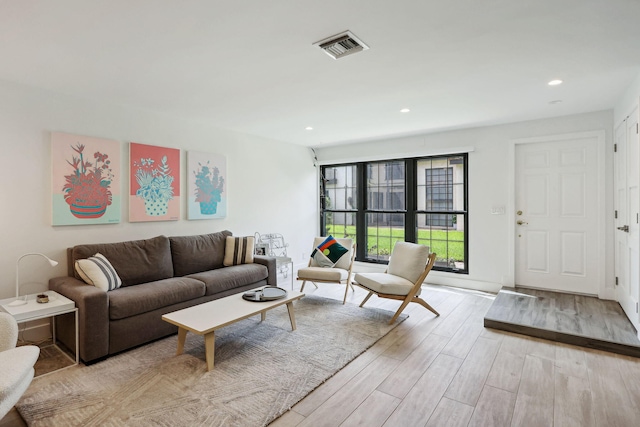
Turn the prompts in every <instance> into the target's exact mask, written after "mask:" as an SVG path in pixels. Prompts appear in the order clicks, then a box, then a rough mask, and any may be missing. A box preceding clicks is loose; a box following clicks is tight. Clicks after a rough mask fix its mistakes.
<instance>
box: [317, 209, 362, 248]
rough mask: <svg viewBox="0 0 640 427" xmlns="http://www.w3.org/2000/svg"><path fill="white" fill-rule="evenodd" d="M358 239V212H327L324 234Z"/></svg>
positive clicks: (339, 237)
mask: <svg viewBox="0 0 640 427" xmlns="http://www.w3.org/2000/svg"><path fill="white" fill-rule="evenodd" d="M329 234H331V235H332V236H333V237H336V238H338V239H342V238H349V239H353V241H354V242H355V240H356V214H355V213H352V212H325V214H324V234H323V235H324V236H328V235H329Z"/></svg>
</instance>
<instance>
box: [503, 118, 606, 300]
mask: <svg viewBox="0 0 640 427" xmlns="http://www.w3.org/2000/svg"><path fill="white" fill-rule="evenodd" d="M578 138H596V140H597V145H598V146H597V157H598V160H597V162H598V166H597V168H598V170H597V177H598V185H597V201H598V207H599V208H598V212H597V223H598V231H597V233H596V234H597V239H598V259H599V260H600V262H598V263H597V276H598V283H599V284H600V285H599V290H598V297H600V298H603V299H615V289H613V288H612V287H610V286H607V284H606V283H605V279H606V278H605V270H606V268H605V267H606V266H605V263H606V256H605V255H606V248H605V245H606V239H605V231H606V230H605V214H606V206H605V156H606V146H605V141H606V138H605V131H604V130H597V131H588V132H575V133H566V134H559V135H549V136H543V137H532V138H521V139H512V140H510V141H509V147H508V154H507V158H508V162H509V164H508V165H507V174H508V175H507V176H508V177H509V178H510V179H508V188H507V191H508V202H507V228H508V229H507V239H508V241H507V254H508V256H509V260H508V261H509V274H508V277H507V278H506V280H505V281H503V285H509V286H513V285H514V284H515V269H516V265H515V262H516V261H515V226H514V224H515V222H516V212H515V209H516V199H515V197H516V188H515V179H516V146H517V145H521V144H533V143H538V142H551V141H559V140H570V139H578Z"/></svg>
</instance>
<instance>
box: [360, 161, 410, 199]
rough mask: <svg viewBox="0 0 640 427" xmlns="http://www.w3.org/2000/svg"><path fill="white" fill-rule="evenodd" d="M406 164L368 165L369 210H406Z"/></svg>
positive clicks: (385, 163)
mask: <svg viewBox="0 0 640 427" xmlns="http://www.w3.org/2000/svg"><path fill="white" fill-rule="evenodd" d="M404 169H405V166H404V162H400V161H393V162H379V163H368V164H367V187H366V188H367V196H368V197H367V210H384V211H390V210H395V211H401V210H404V209H405V205H406V203H405V194H404V189H405V183H404V177H405V170H404Z"/></svg>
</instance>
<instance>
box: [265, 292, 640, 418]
mask: <svg viewBox="0 0 640 427" xmlns="http://www.w3.org/2000/svg"><path fill="white" fill-rule="evenodd" d="M319 286H320V288H319V289H315V288H314V287H313V286H306V287H305V291H306V293H308V294H309V293H314V294H316V295H322V296H327V297H332V298H335V299H342V296H344V288H343V287H339V286H337V285H331V284H320V285H319ZM423 296H424V298H425V300H426V301H427V302H429V303H431V304H432V305H434V306H435V308H436V309H437V310H438V311H439V312H440V314H441V316H440V317H438V318H436V317H434V316H433V315H432V314H431V313H430V312H429V311H427V310H425V309H424V308H423V307H420V306H418V305H417V304H411V305H410V308H409V309H408V311H406V312H407V313H409V315H410V317H409V318H408V319H407V320H405V321H404V322H403V323H402V324H400V325H399V326H398V327H397V328H396V329H394V330H393V331H392V332H391V333H390V334H388V335H387V336H386V337H384V338H383V339H382V340H380V341H379V342H378V343H376V344H375V345H374V346H373V347H371V348H370V349H369V350H367V351H366V352H365V353H363V354H362V355H360V356H359V357H358V358H357V359H355V360H354V361H353V362H351V363H350V364H349V365H347V366H346V367H345V368H344V369H342V370H341V371H340V372H338V373H337V374H336V375H335V376H333V377H332V378H330V379H329V380H328V381H327V382H325V383H324V384H323V385H321V386H320V387H318V388H317V389H316V390H315V391H313V392H312V393H311V394H310V395H308V396H307V397H306V398H305V399H303V400H302V401H301V402H299V403H298V404H297V405H295V406H294V407H293V408H292V409H291V410H290V411H289V412H287V413H286V414H284V415H283V416H282V417H280V418H279V419H277V420H275V421H274V422H273V423H272V424H271V427H285V426H300V427H302V426H313V427H318V426H332V427H333V426H367V427H375V426H387V427H398V426H403V427H409V426H447V427H449V426H491V427H494V426H527V427H536V426H545V427H546V426H638V425H640V359H637V358H633V357H629V356H622V355H618V354H613V353H607V352H604V351H597V350H589V349H585V348H582V347H575V346H571V345H567V344H560V343H555V342H552V341H545V340H542V339H538V338H530V337H526V336H523V335H517V334H513V333H509V332H501V331H496V330H491V329H485V328H484V327H483V317H484V314H485V313H486V311H487V309H488V308H489V306H490V305H491V303H492V299H493V295H490V294H483V293H480V292H472V291H464V290H456V289H451V288H444V287H437V286H429V287H427V288H426V289H425V291H424V292H423ZM363 297H364V293H363V291H362V290H360V289H356V293H355V295H354V294H353V293H352V292H349V297H348V301H349V302H352V303H358V304H359V303H360V301H361V300H362V299H363ZM398 305H399V303H398V302H394V301H387V300H381V299H377V298H376V297H372V298H371V300H370V301H369V302H367V305H365V308H364V309H366V307H367V306H377V307H381V308H387V309H389V310H393V311H395V309H396V308H397V307H398Z"/></svg>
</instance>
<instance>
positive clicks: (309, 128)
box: [304, 126, 313, 130]
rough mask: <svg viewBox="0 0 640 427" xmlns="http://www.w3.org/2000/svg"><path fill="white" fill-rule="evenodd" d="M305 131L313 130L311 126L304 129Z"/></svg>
mask: <svg viewBox="0 0 640 427" xmlns="http://www.w3.org/2000/svg"><path fill="white" fill-rule="evenodd" d="M304 129H305V130H313V128H312V127H311V126H307V127H306V128H304Z"/></svg>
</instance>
